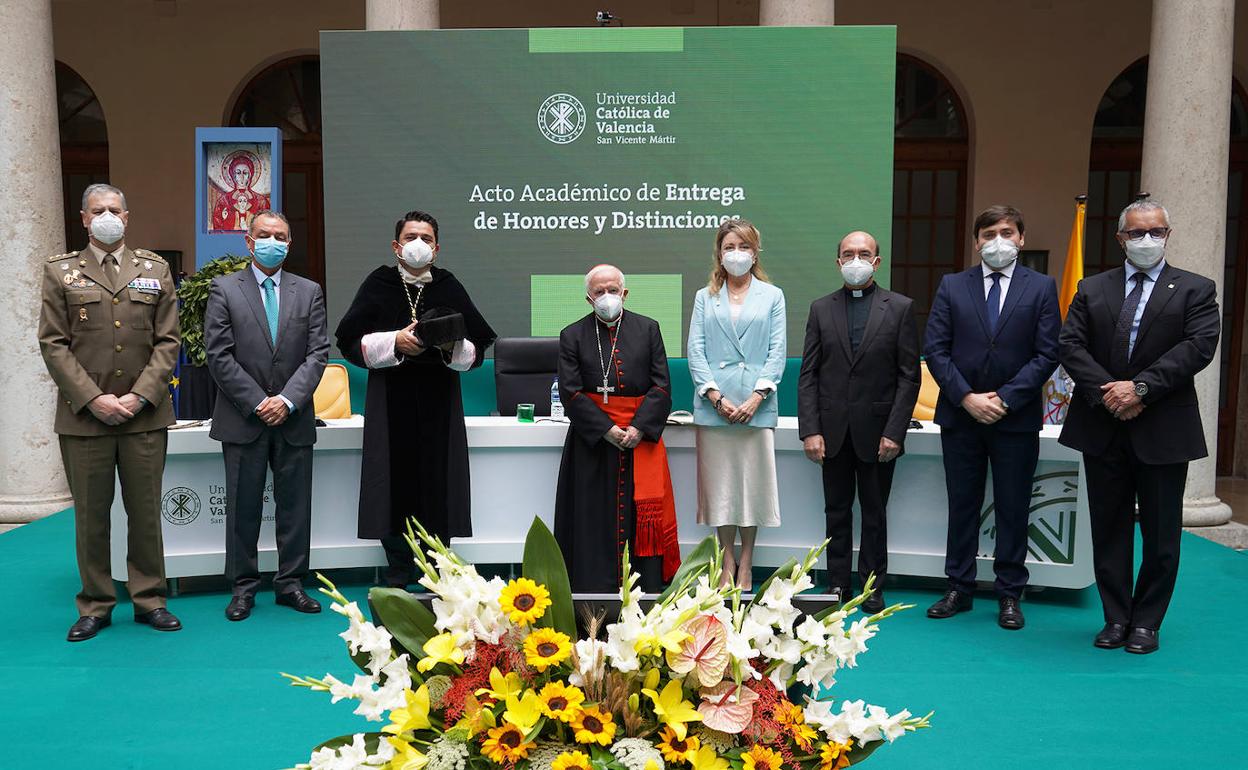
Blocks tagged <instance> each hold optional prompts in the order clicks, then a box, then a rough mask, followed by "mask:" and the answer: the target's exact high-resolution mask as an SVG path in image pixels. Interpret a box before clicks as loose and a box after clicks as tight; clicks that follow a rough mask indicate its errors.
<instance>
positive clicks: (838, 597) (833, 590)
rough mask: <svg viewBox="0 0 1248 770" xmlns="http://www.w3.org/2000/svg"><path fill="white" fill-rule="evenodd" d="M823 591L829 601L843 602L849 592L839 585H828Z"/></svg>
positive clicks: (833, 602) (834, 602)
mask: <svg viewBox="0 0 1248 770" xmlns="http://www.w3.org/2000/svg"><path fill="white" fill-rule="evenodd" d="M824 593H826V594H827V596H828V601H829V602H830V603H832V604H843V603H844V602H845V595H846V594H847V593H849V592H848V591H846V590H845V589H844V588H841V587H840V586H828V588H827V590H826V591H825V592H824Z"/></svg>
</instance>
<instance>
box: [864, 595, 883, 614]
mask: <svg viewBox="0 0 1248 770" xmlns="http://www.w3.org/2000/svg"><path fill="white" fill-rule="evenodd" d="M862 609H863V611H864V612H867V613H869V614H871V615H874V614H875V613H877V612H883V611H884V592H883V591H881V590H879V589H876V590H874V591H872V592H871V595H870V596H868V597H867V599H866V601H864V602H863V603H862Z"/></svg>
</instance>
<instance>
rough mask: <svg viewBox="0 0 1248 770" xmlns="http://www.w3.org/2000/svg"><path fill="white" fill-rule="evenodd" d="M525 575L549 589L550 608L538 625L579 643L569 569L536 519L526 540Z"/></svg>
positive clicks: (545, 528)
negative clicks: (565, 635)
mask: <svg viewBox="0 0 1248 770" xmlns="http://www.w3.org/2000/svg"><path fill="white" fill-rule="evenodd" d="M523 572H524V576H525V577H527V578H528V579H530V580H532V581H533V582H535V583H540V584H542V585H544V586H546V590H547V591H549V592H550V602H551V604H550V607H549V608H548V609H547V610H546V613H545V614H544V615H542V617H541V618H539V619H538V621H537V624H538V625H539V626H544V627H548V628H554V629H555V630H556V631H561V632H563V633H565V634H567V635H568V638H569V639H572V640H573V641H576V611H575V609H574V608H573V606H572V585H571V583H569V582H568V567H567V565H565V564H564V563H563V551H561V550H559V542H558V541H557V540H555V536H554V535H552V534H551V533H550V529H548V528H547V527H546V523H545V522H543V521H542V520H541V518H539V517H537V516H534V517H533V526H531V527H529V534H528V536H527V537H525V539H524V567H523Z"/></svg>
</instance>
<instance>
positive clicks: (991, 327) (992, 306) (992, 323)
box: [988, 273, 1001, 336]
mask: <svg viewBox="0 0 1248 770" xmlns="http://www.w3.org/2000/svg"><path fill="white" fill-rule="evenodd" d="M988 277H989V278H991V279H992V288H991V289H989V290H988V331H989V332H991V333H992V334H993V335H994V336H995V335H996V333H997V319H998V318H1000V317H1001V274H1000V273H989V274H988Z"/></svg>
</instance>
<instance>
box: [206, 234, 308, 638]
mask: <svg viewBox="0 0 1248 770" xmlns="http://www.w3.org/2000/svg"><path fill="white" fill-rule="evenodd" d="M246 241H247V248H248V249H249V250H250V251H251V255H252V263H251V266H250V267H248V268H246V269H244V270H240V271H239V272H237V273H233V274H231V275H223V276H221V277H219V278H216V279H214V280H213V282H212V290H211V293H210V295H209V297H208V309H207V310H206V311H205V314H204V347H205V349H206V352H207V356H208V370H209V371H210V372H211V373H212V378H213V379H214V380H216V383H217V388H218V389H219V391H220V392H219V393H218V394H217V402H216V407H215V409H214V410H213V414H212V430H211V431H210V432H209V435H210V436H212V438H214V439H216V440H218V441H220V442H221V451H222V454H223V455H224V456H225V487H226V496H227V497H226V504H225V519H226V536H225V575H226V577H227V578H229V579H230V581H231V583H232V584H233V594H234V595H233V598H232V599H231V600H230V604H229V606H228V607H226V610H225V616H226V617H227V618H229V619H230V620H244V619H245V618H247V617H248V616H250V615H251V610H252V607H254V606H255V594H256V589H257V587H258V586H259V584H260V570H259V566H258V564H257V562H256V543H257V540H258V539H259V537H260V517H261V504H262V502H263V499H264V482H265V473H266V471H267V470H268V469H269V468H272V469H273V496H274V499H275V500H276V502H277V554H278V567H277V574H276V575H275V576H274V577H273V591H274V593H276V594H277V603H278V604H284V605H287V606H289V607H293V608H294V609H296V610H298V611H300V612H320V611H321V605H320V604H319V603H318V602H317V601H316V600H315V599H313V598H312V597H310V596H308V595H307V593H305V592H304V590H303V578H304V577H305V576H306V575H307V573H308V551H309V543H310V535H311V532H310V530H311V519H312V445H313V444H314V443H316V414H315V410H314V409H313V406H312V394H313V393H314V392H315V391H316V386H317V385H318V384H320V381H321V374H322V373H323V372H324V371H325V361H326V359H327V358H328V355H329V337H328V335H327V333H326V328H325V299H324V296H323V295H322V293H321V287H320V286H318V285H317V284H315V283H313V282H312V281H309V280H308V279H306V278H302V277H300V276H297V275H294V274H292V273H288V272H286V271H284V270H282V263H283V262H284V261H285V259H286V253H287V250H288V249H289V247H290V224H289V223H288V222H287V221H286V218H285V217H284V216H282V215H281V214H278V213H276V212H273V211H262V212H260V213H259V214H257V215H256V216H255V218H254V219H252V221H251V227H250V229H249V230H248V232H247V236H246Z"/></svg>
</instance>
